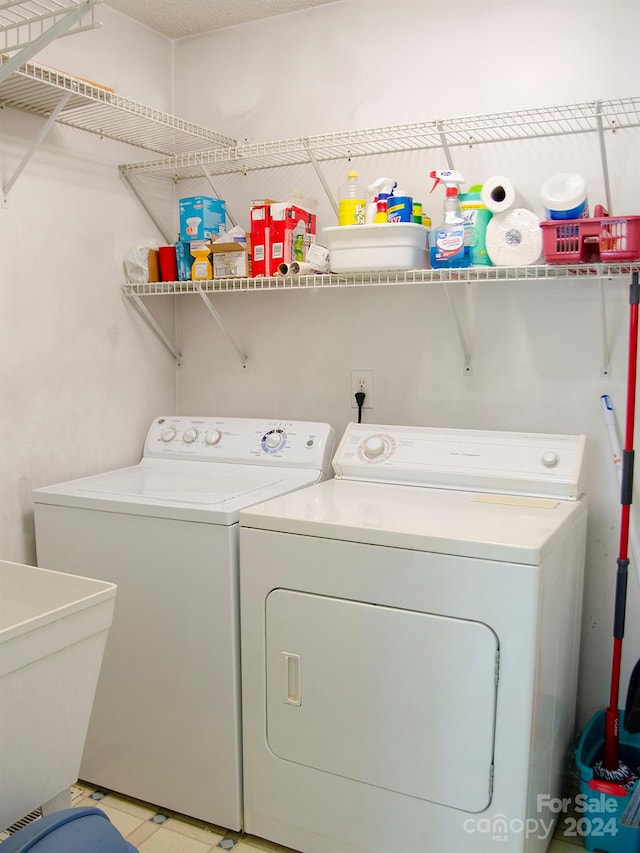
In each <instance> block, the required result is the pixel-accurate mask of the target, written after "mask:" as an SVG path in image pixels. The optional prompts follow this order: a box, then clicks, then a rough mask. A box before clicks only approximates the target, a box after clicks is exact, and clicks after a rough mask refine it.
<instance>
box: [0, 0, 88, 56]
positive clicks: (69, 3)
mask: <svg viewBox="0 0 640 853" xmlns="http://www.w3.org/2000/svg"><path fill="white" fill-rule="evenodd" d="M95 2H96V0H90V2H88V0H0V51H2V52H4V53H10V52H12V51H15V50H22V49H23V48H25V47H28V46H29V45H31V44H33V43H35V42H37V41H38V40H39V39H41V38H42V37H43V36H44V35H45V34H46V33H47V31H48V30H50V29H52V28H53V27H54V26H56V25H57V24H59V23H60V22H61V21H62V20H63V19H64V18H65V17H67V16H69V15H72V14H74V13H75V12H76V11H77V12H78V13H79V17H78V18H77V20H76V19H75V15H74V22H73V23H72V25H71V26H70V27H69V29H68V31H67V32H66V33H65V35H68V34H71V33H78V32H82V31H84V30H90V29H93V28H94V27H96V26H99V25H98V24H97V22H96V20H95V8H94V6H95Z"/></svg>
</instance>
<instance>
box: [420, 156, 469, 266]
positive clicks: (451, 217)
mask: <svg viewBox="0 0 640 853" xmlns="http://www.w3.org/2000/svg"><path fill="white" fill-rule="evenodd" d="M429 177H431V178H433V179H434V182H433V186H432V187H431V192H433V191H434V189H435V188H436V187H437V186H438V184H441V183H442V184H444V185H445V187H446V195H445V199H444V221H443V222H442V224H441V225H439V226H438V227H437V228H434V229H433V230H432V231H431V249H430V259H431V266H432V268H433V269H443V268H447V267H470V266H471V249H470V247H469V246H467V245H466V243H465V220H464V216H463V214H462V210H461V209H460V198H459V189H458V187H459V186H460V184H461V183H462V182H463V181H464V178H463V177H462V175H461V174H460V172H454V171H452V170H451V169H438V170H434V171H433V172H430V173H429Z"/></svg>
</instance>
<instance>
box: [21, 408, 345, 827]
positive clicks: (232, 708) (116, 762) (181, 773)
mask: <svg viewBox="0 0 640 853" xmlns="http://www.w3.org/2000/svg"><path fill="white" fill-rule="evenodd" d="M333 445H334V431H333V429H332V428H331V427H329V426H328V425H326V424H320V423H306V422H300V421H267V420H259V419H252V418H216V417H204V418H192V417H161V418H157V419H156V420H155V421H154V422H153V423H152V424H151V427H150V429H149V432H148V434H147V438H146V442H145V446H144V453H143V457H142V459H141V461H140V463H139V464H137V465H133V466H131V467H128V468H123V469H119V470H116V471H110V472H106V473H103V474H98V475H96V476H91V477H85V478H82V479H79V480H74V481H72V482H67V483H61V484H58V485H54V486H48V487H45V488H40V489H36V490H35V491H34V502H35V524H36V543H37V553H38V564H39V565H40V566H43V567H45V568H49V569H58V570H62V571H67V572H75V573H81V574H83V575H86V576H89V577H95V578H100V579H103V580H109V581H112V582H114V583H117V584H118V592H119V597H118V603H117V606H116V611H115V614H114V619H113V624H112V627H111V631H110V634H109V638H108V641H107V645H106V650H105V655H104V661H103V666H102V671H101V674H100V678H99V682H98V688H97V691H96V697H95V703H94V707H93V713H92V716H91V721H90V725H89V732H88V735H87V740H86V746H85V750H84V755H83V759H82V764H81V768H80V776H81V778H82V779H84V780H86V781H89V782H93V783H95V784H97V785H101V786H103V787H105V788H108V789H111V790H114V791H118V792H120V793H123V794H127V795H130V796H133V797H137V798H139V799H141V800H146V801H147V802H150V803H154V804H156V805H159V806H162V807H164V808H167V809H171V810H173V811H177V812H181V813H183V814H186V815H191V816H193V817H197V818H201V819H203V820H206V821H209V822H211V823H215V824H219V825H220V826H223V827H227V828H230V829H240V828H241V825H242V792H241V781H242V780H241V769H242V758H241V732H240V669H239V667H240V649H239V630H240V629H239V590H238V516H239V512H240V510H241V509H242V508H243V507H246V506H248V505H249V504H251V503H252V502H254V501H263V500H266V499H267V498H269V497H273V496H275V495H281V494H284V493H286V492H290V491H293V490H294V489H299V488H301V487H302V486H306V485H309V484H312V483H315V482H317V481H318V480H321V479H323V478H324V477H325V476H326V475H327V474H329V473H331V453H332V452H333Z"/></svg>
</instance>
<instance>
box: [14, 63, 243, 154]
mask: <svg viewBox="0 0 640 853" xmlns="http://www.w3.org/2000/svg"><path fill="white" fill-rule="evenodd" d="M6 61H7V57H6V56H0V68H1V67H2V64H3V63H4V62H6ZM68 93H70V95H71V96H70V98H69V100H68V101H67V103H66V104H65V106H64V108H63V109H62V111H61V112H60V114H59V116H58V118H57V122H58V124H64V125H68V126H70V127H74V128H78V129H80V130H83V131H88V132H90V133H94V134H97V135H98V136H101V137H104V138H107V139H114V140H116V141H118V142H124V143H127V144H129V145H135V146H136V147H138V148H143V149H145V150H147V151H153V152H154V153H156V154H162V155H166V154H175V153H185V152H188V151H193V150H197V149H200V148H202V146H203V145H206V146H208V147H211V146H221V147H223V148H225V149H229V148H232V147H233V146H234V145H235V140H234V139H232V138H231V137H228V136H224V135H222V134H219V133H216V132H215V131H212V130H209V129H208V128H206V127H202V126H200V125H196V124H193V123H192V122H188V121H185V120H183V119H180V118H178V117H176V116H173V115H169V114H167V113H164V112H162V111H160V110H156V109H154V108H152V107H148V106H145V105H144V104H140V103H137V102H136V101H132V100H129V99H128V98H123V97H122V96H120V95H118V94H117V93H116V92H114V91H113V90H112V89H110V88H108V87H106V86H101V85H100V84H97V83H94V82H92V81H90V80H83V79H82V78H79V77H73V76H71V75H69V74H66V73H64V72H63V71H59V70H57V69H55V68H49V67H48V66H46V65H40V64H38V63H36V62H26V63H25V64H24V65H23V66H21V67H20V69H19V70H18V71H16V72H15V73H14V74H11V75H10V76H9V77H8V78H7V79H6V80H4V81H2V82H0V105H2V106H8V107H13V108H15V109H18V110H23V111H25V112H29V113H34V114H35V115H39V116H42V117H45V118H46V117H48V116H49V115H50V114H51V113H52V112H53V110H54V109H55V108H56V106H57V105H58V103H59V102H60V99H61V98H62V96H63V95H65V94H68Z"/></svg>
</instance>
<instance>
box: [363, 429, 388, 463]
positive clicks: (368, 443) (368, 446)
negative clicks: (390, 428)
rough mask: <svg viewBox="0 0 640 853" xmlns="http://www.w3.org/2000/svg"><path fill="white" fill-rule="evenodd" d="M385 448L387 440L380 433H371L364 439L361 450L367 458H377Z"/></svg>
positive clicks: (382, 454) (383, 452)
mask: <svg viewBox="0 0 640 853" xmlns="http://www.w3.org/2000/svg"><path fill="white" fill-rule="evenodd" d="M386 450H387V442H386V441H385V440H384V438H382V436H380V435H372V436H370V437H369V438H367V439H366V440H365V443H364V448H363V452H364V455H365V456H366V457H367V459H379V458H380V457H381V456H384V454H385V452H386Z"/></svg>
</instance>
